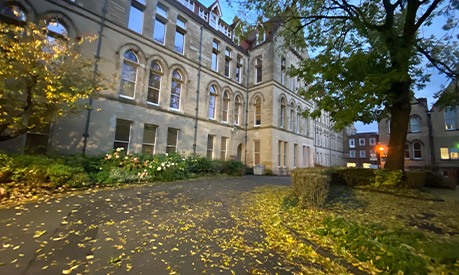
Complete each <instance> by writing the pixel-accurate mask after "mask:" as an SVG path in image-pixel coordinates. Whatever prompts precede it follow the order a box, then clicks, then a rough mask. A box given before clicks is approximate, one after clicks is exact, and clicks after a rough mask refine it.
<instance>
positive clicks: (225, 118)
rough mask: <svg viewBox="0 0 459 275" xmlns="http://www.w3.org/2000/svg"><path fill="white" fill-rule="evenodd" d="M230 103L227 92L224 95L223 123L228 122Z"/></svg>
mask: <svg viewBox="0 0 459 275" xmlns="http://www.w3.org/2000/svg"><path fill="white" fill-rule="evenodd" d="M229 102H230V99H229V95H228V92H227V91H225V92H224V93H223V106H222V111H223V115H222V121H223V122H228V110H229Z"/></svg>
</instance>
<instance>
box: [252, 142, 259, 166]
mask: <svg viewBox="0 0 459 275" xmlns="http://www.w3.org/2000/svg"><path fill="white" fill-rule="evenodd" d="M253 155H254V163H253V164H254V165H257V164H261V162H260V141H259V140H255V141H254V146H253Z"/></svg>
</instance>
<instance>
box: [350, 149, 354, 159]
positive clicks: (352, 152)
mask: <svg viewBox="0 0 459 275" xmlns="http://www.w3.org/2000/svg"><path fill="white" fill-rule="evenodd" d="M349 157H350V158H355V150H351V151H349Z"/></svg>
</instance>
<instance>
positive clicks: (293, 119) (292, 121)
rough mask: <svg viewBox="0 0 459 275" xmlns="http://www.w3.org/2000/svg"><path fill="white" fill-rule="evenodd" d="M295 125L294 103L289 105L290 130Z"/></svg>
mask: <svg viewBox="0 0 459 275" xmlns="http://www.w3.org/2000/svg"><path fill="white" fill-rule="evenodd" d="M294 125H295V105H293V103H292V105H290V131H293V130H294Z"/></svg>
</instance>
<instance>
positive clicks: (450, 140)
mask: <svg viewBox="0 0 459 275" xmlns="http://www.w3.org/2000/svg"><path fill="white" fill-rule="evenodd" d="M451 85H453V82H452V83H451ZM451 85H450V88H451ZM458 113H459V106H454V107H449V108H445V109H440V108H439V107H438V106H436V105H434V106H433V107H432V108H431V110H429V108H428V105H427V100H426V99H425V98H417V99H414V100H413V101H412V103H411V115H410V116H411V117H410V122H409V126H408V134H407V143H406V147H405V167H406V169H409V170H413V169H429V170H430V169H433V170H435V171H437V172H439V173H441V174H442V175H444V176H447V177H449V178H452V179H453V180H454V181H456V182H457V180H458V177H457V174H458V170H459V128H458V127H457V125H459V116H458ZM389 125H390V118H387V119H383V120H381V121H380V122H379V123H378V130H379V136H380V142H381V144H383V145H386V146H387V144H388V143H389V136H390V133H389Z"/></svg>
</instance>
